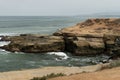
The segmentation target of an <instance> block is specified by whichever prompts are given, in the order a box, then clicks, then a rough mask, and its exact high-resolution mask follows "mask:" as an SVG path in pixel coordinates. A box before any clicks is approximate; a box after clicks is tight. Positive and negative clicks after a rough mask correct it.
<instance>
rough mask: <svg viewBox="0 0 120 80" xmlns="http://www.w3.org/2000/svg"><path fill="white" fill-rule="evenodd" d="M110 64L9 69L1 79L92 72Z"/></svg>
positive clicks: (1, 75) (23, 78)
mask: <svg viewBox="0 0 120 80" xmlns="http://www.w3.org/2000/svg"><path fill="white" fill-rule="evenodd" d="M108 65H109V64H108V63H107V64H98V65H94V66H86V67H63V66H58V67H44V68H38V69H27V70H20V71H9V72H0V80H30V79H32V78H33V77H42V76H44V75H47V74H51V73H64V74H66V75H67V76H69V75H72V74H78V73H89V72H90V73H91V72H96V71H100V70H101V69H102V68H103V66H104V67H105V66H108Z"/></svg>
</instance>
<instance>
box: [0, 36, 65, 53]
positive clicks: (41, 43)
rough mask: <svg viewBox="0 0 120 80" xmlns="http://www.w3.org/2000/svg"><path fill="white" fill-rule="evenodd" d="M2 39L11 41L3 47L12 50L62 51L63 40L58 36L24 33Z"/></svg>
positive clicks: (27, 51) (29, 51) (35, 51)
mask: <svg viewBox="0 0 120 80" xmlns="http://www.w3.org/2000/svg"><path fill="white" fill-rule="evenodd" d="M2 40H4V41H11V43H10V44H9V45H6V46H3V47H2V48H3V49H6V50H8V51H12V52H15V51H17V52H20V51H22V52H26V53H42V52H58V51H64V46H65V45H64V40H63V38H62V37H59V36H48V35H32V34H24V35H20V36H6V37H3V38H2Z"/></svg>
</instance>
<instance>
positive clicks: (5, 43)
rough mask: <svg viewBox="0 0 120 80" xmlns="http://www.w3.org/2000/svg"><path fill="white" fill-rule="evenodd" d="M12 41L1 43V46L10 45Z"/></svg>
mask: <svg viewBox="0 0 120 80" xmlns="http://www.w3.org/2000/svg"><path fill="white" fill-rule="evenodd" d="M9 43H10V41H0V46H1V47H2V46H4V45H8V44H9Z"/></svg>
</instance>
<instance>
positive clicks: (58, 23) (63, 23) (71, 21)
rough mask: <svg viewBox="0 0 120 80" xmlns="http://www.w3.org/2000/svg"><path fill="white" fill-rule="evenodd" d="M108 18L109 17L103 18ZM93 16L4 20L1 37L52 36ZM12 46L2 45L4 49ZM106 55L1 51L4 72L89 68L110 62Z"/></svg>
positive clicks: (23, 17)
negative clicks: (30, 69) (43, 68)
mask: <svg viewBox="0 0 120 80" xmlns="http://www.w3.org/2000/svg"><path fill="white" fill-rule="evenodd" d="M103 17H105V16H103ZM88 18H91V17H90V16H1V17H0V35H10V36H13V35H19V34H26V33H31V34H52V33H53V32H55V31H57V30H59V29H61V28H65V27H68V26H72V25H75V24H76V23H78V22H81V21H84V20H86V19H88ZM8 43H9V42H0V46H3V45H6V44H8ZM108 58H109V57H108V56H106V55H99V56H97V55H96V56H73V55H71V54H70V53H68V52H58V53H57V52H48V53H39V54H34V53H22V52H15V53H12V52H8V51H5V50H2V49H0V71H1V72H2V71H11V70H21V69H29V68H39V67H45V66H87V65H94V64H97V63H99V62H100V61H101V60H104V59H108Z"/></svg>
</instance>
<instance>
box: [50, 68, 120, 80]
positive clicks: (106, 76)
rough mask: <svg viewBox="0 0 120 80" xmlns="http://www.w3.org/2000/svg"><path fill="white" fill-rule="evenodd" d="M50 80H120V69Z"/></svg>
mask: <svg viewBox="0 0 120 80" xmlns="http://www.w3.org/2000/svg"><path fill="white" fill-rule="evenodd" d="M50 80H120V67H117V68H113V69H106V70H102V71H98V72H92V73H82V74H76V75H72V76H65V77H58V78H54V79H50Z"/></svg>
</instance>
